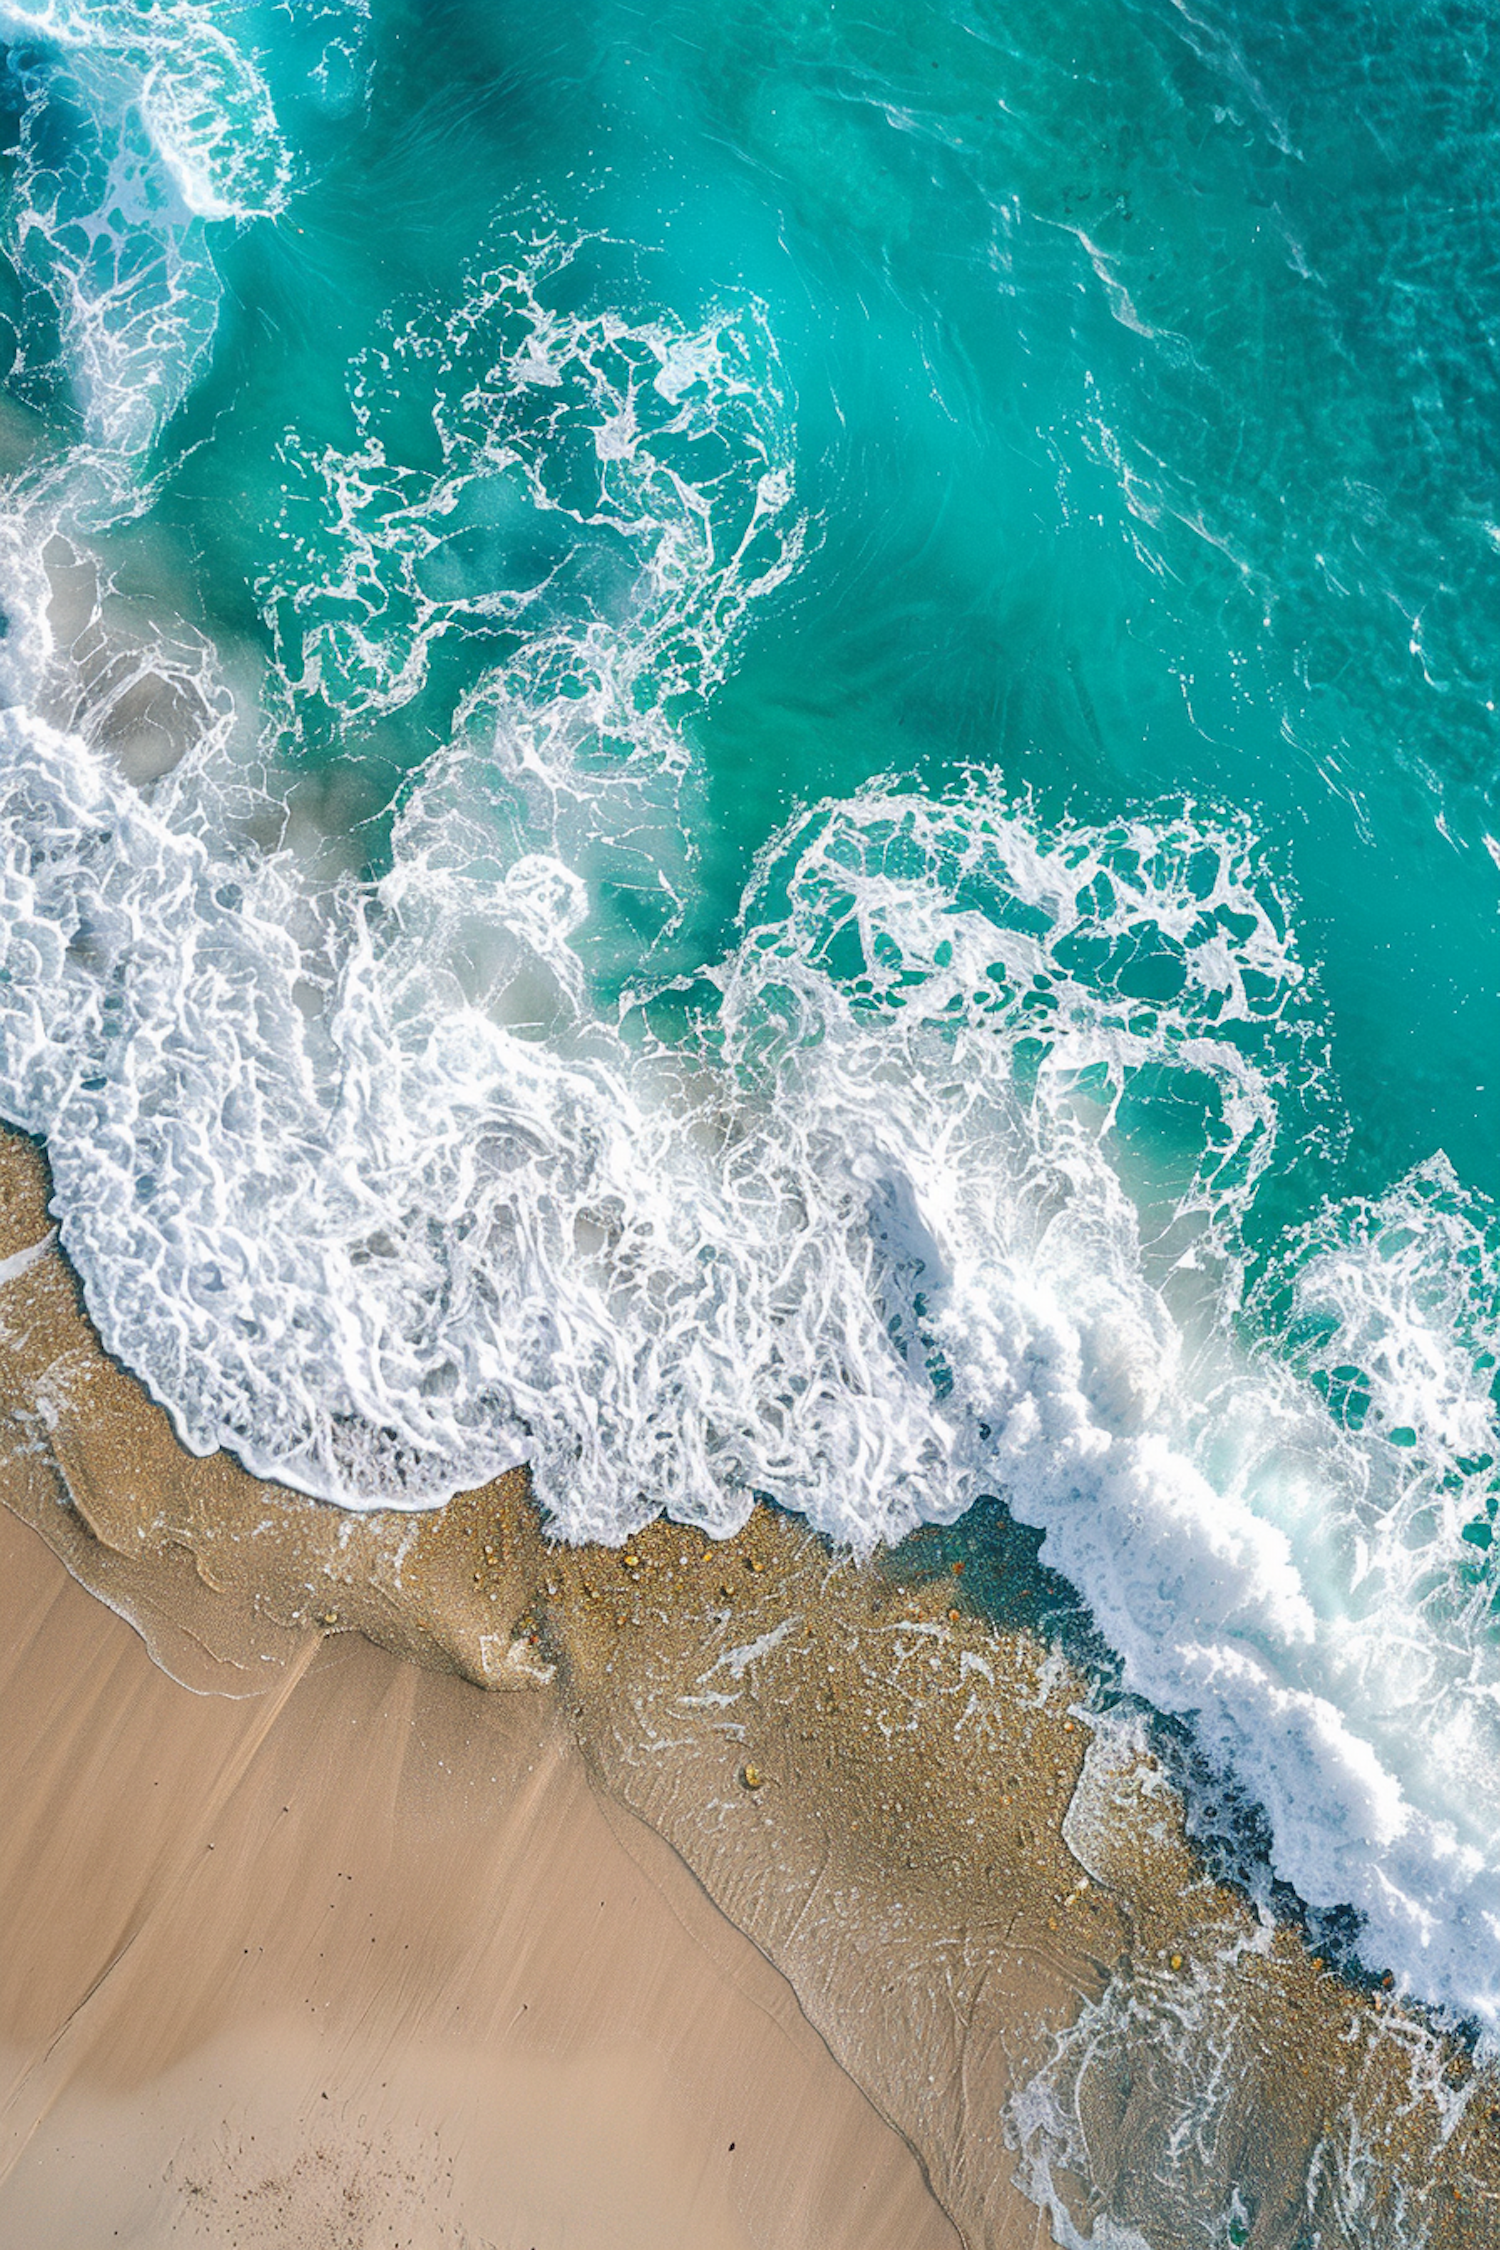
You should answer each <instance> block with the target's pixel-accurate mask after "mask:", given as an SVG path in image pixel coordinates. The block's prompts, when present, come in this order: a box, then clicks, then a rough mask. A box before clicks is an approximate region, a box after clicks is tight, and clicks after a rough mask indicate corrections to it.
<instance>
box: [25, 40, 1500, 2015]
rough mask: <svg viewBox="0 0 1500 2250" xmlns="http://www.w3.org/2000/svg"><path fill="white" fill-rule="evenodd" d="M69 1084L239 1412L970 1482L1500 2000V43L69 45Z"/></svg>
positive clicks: (337, 1445)
mask: <svg viewBox="0 0 1500 2250" xmlns="http://www.w3.org/2000/svg"><path fill="white" fill-rule="evenodd" d="M0 32H3V35H4V37H5V38H6V40H7V41H8V48H7V61H6V70H5V75H4V78H3V81H0V86H3V108H4V135H5V148H6V156H5V163H6V170H7V179H8V187H7V205H6V211H7V216H6V220H5V235H4V250H5V263H4V266H3V269H0V282H3V297H0V362H3V365H4V368H5V370H6V376H5V381H6V392H7V397H8V400H9V404H8V406H7V407H6V410H5V415H4V420H3V424H0V441H3V445H4V449H5V459H6V463H7V466H8V470H9V483H8V497H7V505H6V510H5V515H4V522H3V527H0V538H3V542H4V570H3V582H0V598H3V603H4V609H5V617H6V627H7V631H6V637H5V640H4V642H3V644H0V666H3V674H4V695H5V704H6V708H5V711H4V714H3V725H4V734H3V739H0V899H3V904H0V955H3V959H0V1110H3V1112H4V1114H6V1115H8V1116H9V1117H10V1118H12V1119H13V1120H14V1121H16V1122H18V1123H20V1124H23V1125H25V1126H26V1127H28V1128H29V1129H31V1130H34V1131H36V1132H39V1133H41V1134H43V1135H44V1136H45V1138H46V1141H47V1144H48V1149H49V1153H50V1155H51V1158H52V1162H53V1166H54V1172H55V1177H56V1181H57V1188H58V1204H57V1209H58V1213H59V1216H60V1220H61V1225H62V1234H63V1239H64V1242H65V1244H66V1245H67V1247H68V1249H69V1250H70V1252H71V1254H72V1256H73V1257H74V1259H75V1261H76V1263H77V1265H78V1267H79V1269H80V1271H81V1273H82V1275H83V1277H84V1281H85V1286H86V1290H87V1293H88V1298H89V1303H90V1306H91V1308H92V1310H93V1312H94V1315H95V1317H96V1320H97V1321H98V1323H99V1326H100V1328H101V1331H102V1333H103V1335H104V1337H105V1340H106V1342H107V1343H108V1344H109V1345H110V1346H111V1348H113V1349H114V1350H116V1351H117V1352H118V1353H119V1354H120V1355H121V1356H122V1357H123V1358H124V1359H125V1360H126V1361H128V1362H129V1363H130V1364H131V1365H132V1366H133V1367H135V1368H136V1369H137V1370H138V1372H139V1373H140V1374H141V1375H142V1376H143V1377H144V1378H145V1380H146V1381H147V1382H148V1383H149V1384H150V1385H151V1387H152V1389H153V1390H154V1391H155V1392H156V1394H157V1395H158V1396H159V1397H161V1398H162V1399H163V1400H164V1401H165V1402H166V1403H167V1404H168V1406H169V1407H170V1408H171V1409H172V1411H173V1413H174V1415H175V1416H176V1418H177V1422H178V1426H179V1428H180V1430H181V1432H182V1434H183V1437H184V1439H185V1440H186V1442H187V1443H189V1444H190V1445H192V1446H194V1447H196V1448H197V1449H199V1450H208V1449H210V1448H212V1447H213V1446H215V1445H217V1444H220V1443H227V1444H229V1445H231V1446H232V1447H234V1449H235V1450H236V1451H237V1452H238V1453H239V1454H240V1455H241V1456H242V1458H244V1459H245V1460H246V1461H248V1462H249V1463H250V1464H251V1465H252V1466H253V1467H255V1468H256V1469H258V1470H260V1471H262V1472H264V1473H268V1474H275V1475H278V1476H281V1477H284V1478H287V1479H289V1480H290V1481H291V1482H293V1483H295V1484H298V1485H300V1486H302V1487H303V1488H304V1489H306V1490H308V1491H310V1492H313V1493H316V1494H318V1495H320V1496H322V1497H324V1498H327V1499H330V1500H332V1501H334V1502H336V1503H338V1504H340V1505H344V1506H354V1507H359V1506H370V1505H375V1504H395V1505H398V1506H413V1507H421V1506H428V1505H432V1504H435V1503H436V1502H439V1501H441V1500H442V1499H443V1498H445V1497H446V1496H447V1495H448V1494H449V1493H451V1492H452V1491H453V1490H455V1489H458V1488H460V1487H462V1486H464V1485H467V1484H471V1483H474V1482H477V1481H479V1480H481V1479H482V1478H483V1477H485V1476H487V1475H488V1474H490V1473H492V1472H493V1471H494V1470H495V1469H497V1468H499V1467H502V1466H505V1465H508V1464H509V1463H511V1462H513V1461H516V1460H518V1459H528V1460H530V1461H531V1462H532V1464H533V1468H534V1473H535V1476H536V1481H537V1486H538V1490H539V1493H540V1495H541V1497H542V1499H543V1501H544V1503H545V1505H546V1506H547V1507H548V1509H549V1510H550V1511H551V1514H552V1516H553V1518H554V1519H555V1522H556V1524H557V1526H558V1528H559V1530H560V1531H561V1532H562V1533H563V1534H564V1535H566V1536H575V1537H582V1536H602V1537H606V1538H614V1539H620V1538H622V1537H624V1536H625V1535H626V1534H627V1533H628V1531H629V1530H630V1529H631V1528H632V1527H634V1526H635V1525H636V1524H638V1523H639V1522H640V1521H642V1520H643V1518H644V1517H646V1516H647V1515H649V1514H650V1513H651V1512H653V1511H654V1510H655V1509H657V1508H659V1507H661V1506H663V1505H665V1506H667V1507H668V1508H670V1509H671V1510H672V1512H673V1513H675V1514H677V1515H679V1516H681V1517H683V1518H684V1519H689V1520H694V1521H698V1522H702V1523H704V1524H706V1525H707V1526H708V1527H709V1528H711V1529H728V1528H731V1527H733V1526H734V1525H735V1524H737V1523H738V1522H739V1521H740V1520H742V1518H743V1515H744V1513H745V1511H746V1509H747V1508H748V1507H749V1505H750V1504H751V1501H752V1499H753V1497H754V1496H755V1495H756V1494H757V1493H763V1494H767V1495H769V1496H770V1497H772V1498H773V1499H775V1500H777V1501H779V1502H781V1503H782V1504H784V1505H786V1506H788V1507H792V1508H796V1509H799V1510H802V1511H803V1512H805V1513H806V1514H807V1515H808V1516H809V1517H810V1518H811V1519H812V1520H813V1521H814V1522H815V1523H817V1524H818V1525H819V1526H820V1527H821V1528H822V1529H824V1530H825V1531H826V1532H828V1533H829V1535H830V1536H831V1537H833V1538H834V1539H836V1540H839V1541H844V1542H849V1543H851V1544H852V1545H854V1546H855V1547H856V1548H857V1549H860V1550H862V1551H867V1550H868V1549H869V1547H870V1546H871V1545H872V1544H873V1543H874V1542H876V1541H878V1540H880V1539H885V1538H891V1537H895V1536H899V1535H900V1533H902V1532H903V1531H904V1530H906V1529H908V1528H910V1527H911V1526H912V1525H913V1524H914V1523H917V1522H920V1521H923V1520H941V1521H950V1520H952V1519H953V1518H954V1517H956V1516H957V1515H958V1514H960V1513H961V1512H962V1511H963V1510H965V1509H966V1508H967V1507H968V1506H969V1505H970V1504H971V1503H972V1501H973V1500H974V1499H975V1498H977V1497H979V1496H980V1495H984V1494H999V1495H1000V1496H1002V1497H1004V1498H1005V1499H1006V1500H1007V1502H1008V1504H1009V1505H1010V1507H1011V1508H1012V1510H1013V1512H1014V1513H1015V1514H1016V1515H1017V1516H1019V1517H1021V1518H1023V1519H1024V1520H1026V1521H1028V1522H1030V1523H1033V1524H1035V1525H1037V1526H1038V1527H1040V1528H1041V1529H1043V1530H1044V1531H1045V1533H1046V1541H1045V1544H1044V1547H1043V1556H1044V1559H1045V1560H1046V1561H1047V1562H1049V1563H1051V1564H1052V1565H1053V1566H1054V1567H1056V1568H1057V1569H1058V1570H1059V1571H1061V1572H1062V1573H1063V1574H1064V1575H1065V1576H1067V1577H1068V1578H1069V1579H1070V1580H1071V1581H1072V1582H1073V1583H1074V1585H1075V1586H1076V1587H1077V1588H1078V1589H1079V1591H1080V1593H1081V1594H1082V1595H1083V1597H1084V1599H1085V1600H1086V1602H1087V1603H1088V1604H1089V1606H1090V1608H1091V1609H1092V1611H1093V1614H1094V1616H1095V1618H1096V1620H1097V1622H1098V1624H1099V1626H1100V1629H1101V1631H1102V1632H1103V1634H1104V1635H1105V1637H1106V1639H1108V1640H1109V1641H1110V1642H1111V1643H1112V1645H1113V1646H1114V1647H1115V1649H1116V1650H1117V1651H1118V1652H1119V1655H1120V1658H1121V1660H1122V1664H1123V1667H1124V1673H1125V1678H1126V1680H1127V1681H1128V1683H1129V1684H1130V1685H1131V1686H1132V1687H1134V1688H1135V1689H1136V1690H1137V1691H1138V1692H1139V1693H1141V1694H1142V1695H1144V1696H1145V1697H1147V1698H1148V1699H1150V1700H1151V1701H1153V1702H1155V1703H1156V1704H1157V1705H1158V1706H1160V1707H1161V1708H1163V1709H1166V1710H1169V1711H1171V1712H1174V1713H1179V1714H1184V1715H1190V1716H1191V1719H1192V1723H1193V1725H1194V1727H1195V1728H1196V1730H1197V1733H1198V1737H1199V1739H1200V1741H1201V1743H1202V1745H1203V1747H1204V1749H1205V1750H1206V1752H1207V1753H1208V1755H1209V1756H1210V1757H1211V1758H1212V1759H1214V1760H1216V1761H1218V1762H1219V1763H1221V1764H1222V1765H1223V1766H1225V1767H1226V1768H1227V1769H1228V1770H1229V1771H1231V1772H1232V1773H1233V1774H1235V1775H1236V1776H1237V1777H1238V1779H1239V1781H1240V1782H1241V1783H1242V1784H1243V1786H1244V1787H1245V1788H1246V1789H1247V1790H1248V1792H1249V1793H1250V1795H1251V1796H1252V1797H1254V1798H1255V1799H1256V1800H1257V1801H1258V1802H1259V1803H1260V1804H1261V1805H1262V1806H1263V1807H1264V1809H1265V1812H1266V1815H1267V1818H1268V1821H1269V1824H1270V1831H1271V1834H1272V1835H1273V1837H1274V1846H1273V1858H1274V1862H1275V1865H1276V1867H1277V1870H1278V1872H1279V1873H1280V1874H1281V1875H1283V1876H1284V1877H1285V1878H1286V1879H1287V1880H1288V1881H1290V1882H1292V1883H1293V1884H1295V1885H1296V1886H1297V1887H1298V1888H1299V1889H1300V1890H1301V1892H1302V1893H1303V1895H1304V1897H1306V1898H1307V1899H1308V1900H1309V1901H1311V1902H1313V1903H1315V1904H1318V1905H1327V1906H1332V1905H1339V1904H1349V1905H1352V1906H1353V1907H1355V1908H1356V1909H1357V1910H1358V1911H1359V1912H1360V1913H1361V1914H1362V1915H1363V1916H1364V1917H1365V1918H1366V1924H1365V1926H1366V1937H1365V1950H1366V1955H1367V1958H1368V1959H1369V1960H1370V1961H1371V1963H1372V1965H1377V1966H1380V1967H1384V1966H1386V1965H1387V1964H1389V1965H1391V1966H1392V1967H1394V1968H1395V1970H1396V1971H1397V1973H1398V1975H1399V1976H1400V1978H1401V1979H1402V1981H1403V1983H1404V1984H1405V1985H1406V1986H1407V1987H1408V1988H1409V1989H1410V1990H1411V1991H1413V1992H1414V1993H1416V1994H1417V1995H1418V1996H1420V1997H1422V1998H1424V1999H1428V2000H1432V2001H1435V2002H1438V2003H1443V2004H1448V2005H1451V2006H1454V2007H1456V2008H1458V2009H1460V2010H1462V2011H1466V2012H1468V2013H1469V2014H1470V2015H1472V2016H1474V2017H1477V2018H1478V2019H1479V2020H1480V2022H1481V2023H1482V2024H1483V2025H1485V2026H1487V2027H1493V2026H1494V2025H1495V2024H1496V2022H1497V2018H1500V1973H1497V1969H1496V1962H1497V1961H1500V1951H1497V1946H1496V1940H1497V1938H1500V1607H1497V1604H1500V1575H1497V1573H1500V1560H1497V1559H1496V1557H1497V1554H1500V1551H1497V1550H1495V1549H1494V1548H1493V1547H1492V1536H1493V1534H1492V1525H1493V1523H1494V1522H1495V1520H1496V1516H1497V1503H1500V1483H1497V1479H1496V1472H1495V1457H1496V1451H1497V1446H1496V1430H1495V1421H1496V1414H1495V1383H1496V1349H1497V1345H1496V1333H1497V1326H1500V1321H1497V1311H1500V1258H1497V1243H1500V1235H1497V1219H1496V1207H1495V1203H1494V1200H1493V1198H1494V1196H1495V1195H1496V1193H1497V1191H1500V1135H1497V1130H1496V1127H1497V1122H1500V1007H1497V981H1500V980H1497V969H1500V955H1497V906H1500V841H1497V838H1500V807H1497V805H1496V802H1495V798H1496V782H1497V758H1496V742H1497V727H1500V720H1497V714H1496V703H1497V701H1500V632H1497V626H1500V432H1497V422H1496V405H1497V375H1496V348H1497V336H1500V282H1497V278H1496V271H1495V266H1494V259H1493V244H1494V241H1495V238H1496V226H1497V220H1500V211H1497V201H1500V184H1497V183H1500V171H1497V167H1496V162H1495V157H1496V153H1497V135H1500V126H1497V119H1496V111H1495V104H1494V97H1493V93H1492V81H1493V73H1494V63H1495V57H1494V53H1493V48H1494V36H1493V29H1492V20H1491V18H1490V16H1489V15H1488V14H1486V13H1485V12H1483V11H1481V10H1478V9H1473V8H1467V7H1463V6H1459V5H1449V6H1441V7H1432V8H1420V9H1410V8H1406V9H1397V8H1395V7H1392V6H1384V5H1382V6H1366V7H1362V8H1356V7H1354V6H1352V5H1347V4H1345V0H1323V4H1321V5H1319V6H1317V7H1312V6H1309V5H1305V4H1297V5H1293V6H1292V7H1291V8H1290V9H1287V8H1280V9H1271V8H1269V7H1266V6H1263V5H1249V4H1246V5H1242V6H1232V5H1227V4H1222V0H1211V4H1210V0H1205V4H1203V5H1198V4H1196V0H1195V5H1194V6H1192V7H1191V8H1190V7H1187V6H1184V5H1174V4H1172V0H1140V4H1137V5H1126V4H1114V0H1092V4H1091V5H1088V6H1084V5H1081V4H1072V5H1069V4H1063V5H1056V6H1051V7H1048V8H1045V9H1042V8H1035V9H1033V8H1026V7H1019V6H1016V7H1009V6H1006V5H1004V4H1002V0H992V4H985V5H978V6H961V5H958V4H956V0H955V4H952V5H944V6H935V7H925V6H919V5H916V4H914V0H901V4H899V5H897V4H894V0H870V4H867V5H864V6H861V7H854V6H852V5H851V6H849V7H848V8H847V10H846V8H845V7H843V6H841V5H837V4H832V0H824V4H823V5H820V6H817V7H812V6H800V5H797V4H795V0H774V4H773V0H767V4H765V5H758V6H752V5H749V4H741V0H725V4H723V5H721V6H718V7H716V8H713V9H706V8H701V7H700V8H688V7H684V6H679V5H666V6H661V7H658V8H654V9H649V10H647V9H640V8H637V7H632V6H626V5H624V4H623V0H622V4H619V5H610V4H608V0H588V4H582V0H557V4H555V5H553V6H550V7H548V8H546V9H538V8H535V7H521V6H515V5H510V4H507V0H484V4H480V0H449V4H445V5H436V4H434V5H417V4H415V0H407V4H402V0H368V4H365V5H361V4H359V0H327V4H323V0H292V4H291V5H289V6H288V5H284V6H281V7H271V6H267V5H243V6H236V5H232V4H230V0H200V4H197V5H188V4H186V0H153V4H152V5H134V4H131V0H93V4H91V5H90V4H83V0H45V4H43V0H36V4H28V5H18V4H12V5H8V6H5V7H3V8H0Z"/></svg>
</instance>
